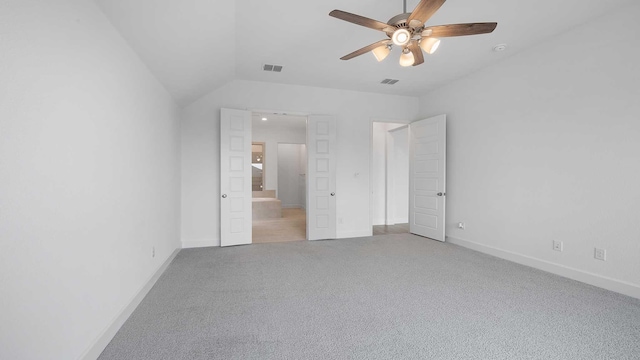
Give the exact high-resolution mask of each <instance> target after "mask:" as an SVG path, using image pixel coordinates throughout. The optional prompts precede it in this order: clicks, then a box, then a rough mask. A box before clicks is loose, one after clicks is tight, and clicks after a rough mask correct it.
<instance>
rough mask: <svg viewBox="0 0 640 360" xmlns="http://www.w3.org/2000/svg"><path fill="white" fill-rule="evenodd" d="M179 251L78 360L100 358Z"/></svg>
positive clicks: (177, 250) (178, 250)
mask: <svg viewBox="0 0 640 360" xmlns="http://www.w3.org/2000/svg"><path fill="white" fill-rule="evenodd" d="M178 252H180V249H176V250H175V251H174V252H173V253H172V254H171V255H169V257H168V258H167V260H165V262H164V263H163V264H162V265H161V266H160V267H159V268H158V270H157V271H156V272H155V273H154V274H153V275H152V276H151V278H149V281H147V283H146V284H145V285H144V286H143V287H142V289H140V291H138V293H137V294H136V295H135V296H134V297H133V299H131V301H130V302H129V304H128V305H127V306H125V307H124V309H122V311H120V314H119V315H118V316H117V317H116V318H115V319H114V320H113V321H112V322H111V325H109V326H107V328H106V329H105V330H104V331H103V332H102V334H100V336H98V338H97V339H96V340H94V341H93V343H92V344H91V345H90V346H89V348H88V349H87V350H86V351H85V352H84V353H83V354H82V356H81V357H80V359H83V360H95V359H97V358H98V356H100V354H101V353H102V351H103V350H104V349H105V348H106V347H107V345H109V342H110V341H111V340H112V339H113V337H114V336H116V333H117V332H118V330H120V328H121V327H122V325H123V324H124V322H125V321H127V319H128V318H129V316H131V314H132V313H133V311H134V310H135V309H136V308H137V307H138V305H140V302H142V299H144V297H145V296H147V293H149V290H151V288H152V287H153V285H155V283H156V281H158V279H159V278H160V275H162V273H164V271H165V270H166V269H167V267H169V264H171V261H173V259H174V258H175V257H176V255H178Z"/></svg>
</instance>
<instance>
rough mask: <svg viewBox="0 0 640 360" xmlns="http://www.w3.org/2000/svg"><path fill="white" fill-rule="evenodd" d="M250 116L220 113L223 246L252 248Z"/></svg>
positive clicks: (238, 111)
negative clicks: (248, 246) (249, 245)
mask: <svg viewBox="0 0 640 360" xmlns="http://www.w3.org/2000/svg"><path fill="white" fill-rule="evenodd" d="M251 235H252V234H251V112H250V111H242V110H233V109H221V110H220V245H221V246H232V245H243V244H251Z"/></svg>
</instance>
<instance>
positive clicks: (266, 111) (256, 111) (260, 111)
mask: <svg viewBox="0 0 640 360" xmlns="http://www.w3.org/2000/svg"><path fill="white" fill-rule="evenodd" d="M247 111H249V112H251V114H252V115H253V114H262V115H267V116H268V115H269V114H272V115H290V116H304V117H305V118H306V120H305V122H306V128H307V130H306V131H307V134H308V131H309V117H310V116H312V115H319V114H312V113H310V112H293V111H282V110H273V109H271V110H269V109H247ZM332 116H334V117H335V115H332ZM252 142H253V139H252ZM308 143H309V139H308V138H306V139H305V142H304V145H305V146H306V149H307V168H306V174H305V178H306V181H305V187H306V189H305V191H306V193H307V194H308V192H309V181H311V179H310V178H309V166H310V164H309V144H308ZM265 151H266V146H265ZM276 171H277V169H276ZM308 213H309V204H308V199H305V227H306V229H307V230H306V235H305V236H306V239H305V240H306V241H309V232H308V231H309V230H308V229H309V214H308ZM251 221H252V222H253V217H252V219H251ZM336 222H337V221H336ZM336 237H337V233H336Z"/></svg>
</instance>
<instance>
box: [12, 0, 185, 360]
mask: <svg viewBox="0 0 640 360" xmlns="http://www.w3.org/2000/svg"><path fill="white" fill-rule="evenodd" d="M0 34H1V35H0V38H1V39H2V40H1V41H0V54H2V55H1V56H0V79H2V81H0V102H1V106H0V184H1V185H0V241H1V243H2V251H0V289H2V295H1V296H0V298H1V299H2V300H0V302H1V303H2V306H0V324H2V325H0V358H2V359H77V358H79V357H81V355H82V354H83V353H84V352H85V351H86V350H87V349H88V348H89V347H91V346H92V345H93V344H94V343H95V342H96V340H97V339H98V338H99V337H100V335H101V334H102V332H103V331H104V330H105V329H106V328H107V327H108V326H109V325H111V324H112V322H113V321H114V319H115V318H116V317H117V316H118V315H119V314H120V312H121V311H122V310H123V308H124V307H125V306H126V305H128V304H129V303H130V301H131V300H132V299H133V298H134V296H135V295H136V294H137V293H138V292H139V290H140V289H141V288H142V287H143V285H145V284H146V283H147V281H148V280H149V279H150V277H151V276H152V275H153V274H154V273H155V271H156V270H157V269H158V268H159V267H160V266H161V265H162V263H163V262H164V261H165V260H166V259H167V258H169V256H170V255H171V254H172V252H173V251H174V250H175V249H176V248H178V246H179V239H178V237H179V218H180V213H179V180H180V178H179V161H180V158H179V151H180V147H179V141H180V138H179V121H178V115H179V111H178V109H177V107H176V105H175V104H174V102H173V100H172V99H171V98H170V96H169V95H168V94H167V92H166V91H165V90H164V88H163V87H162V86H161V85H159V83H158V82H157V81H156V80H155V79H154V78H153V77H152V76H151V75H150V74H149V72H148V71H147V69H146V67H145V66H144V65H143V64H142V63H141V62H140V61H139V59H138V58H137V57H136V55H135V54H134V53H133V52H132V51H131V50H130V49H129V47H128V46H127V45H126V43H125V42H124V41H123V39H122V38H121V37H120V35H119V34H118V33H117V32H116V31H115V30H114V29H113V27H112V26H111V25H110V24H109V22H108V21H107V20H106V18H105V17H104V16H103V14H102V13H101V12H100V10H99V9H98V8H97V7H96V5H95V4H94V3H93V2H92V1H85V0H20V1H2V2H0ZM154 246H155V250H156V255H155V258H152V256H151V255H152V247H154Z"/></svg>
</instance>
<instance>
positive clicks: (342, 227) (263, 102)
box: [182, 80, 418, 246]
mask: <svg viewBox="0 0 640 360" xmlns="http://www.w3.org/2000/svg"><path fill="white" fill-rule="evenodd" d="M372 86H378V85H372ZM417 106H418V100H417V98H413V97H403V96H391V95H380V94H370V93H362V92H355V91H346V90H334V89H324V88H314V87H305V86H293V85H282V84H269V83H261V82H251V81H244V80H236V81H233V82H231V83H229V84H227V85H226V86H223V87H222V88H220V89H218V90H216V91H214V92H212V93H210V94H209V95H207V96H205V97H204V98H202V99H200V100H198V101H197V102H195V103H193V104H191V105H189V106H188V107H186V108H185V109H184V112H183V122H182V144H183V146H182V160H183V163H182V211H183V212H182V218H183V219H184V221H183V223H182V241H183V244H185V245H187V246H205V245H218V244H219V243H220V229H219V219H220V213H219V193H220V184H219V181H220V179H219V177H220V176H219V167H220V159H219V157H220V153H219V151H220V150H219V138H220V132H219V130H220V123H219V121H220V108H221V107H228V108H236V109H273V110H278V111H284V112H289V113H296V112H297V113H312V114H331V115H335V116H336V119H337V136H338V145H337V146H338V148H337V153H338V162H337V172H338V176H337V189H336V196H337V199H336V201H337V212H338V225H337V226H338V229H337V231H338V236H339V237H349V236H360V235H367V234H371V222H370V211H369V200H370V199H369V198H370V196H369V192H370V184H369V159H370V141H371V140H370V139H371V130H370V129H371V121H372V120H371V119H372V118H374V117H375V118H377V119H385V118H386V119H390V118H393V119H406V120H407V121H408V120H410V119H414V118H415V117H416V114H417ZM340 220H342V223H340Z"/></svg>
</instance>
